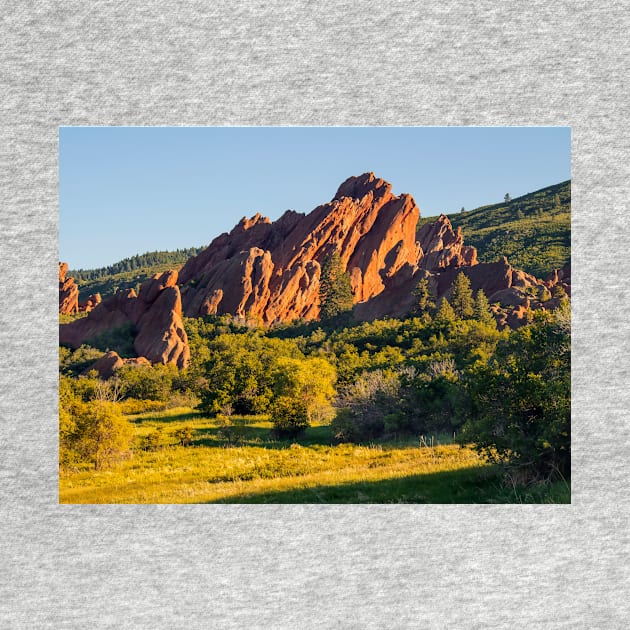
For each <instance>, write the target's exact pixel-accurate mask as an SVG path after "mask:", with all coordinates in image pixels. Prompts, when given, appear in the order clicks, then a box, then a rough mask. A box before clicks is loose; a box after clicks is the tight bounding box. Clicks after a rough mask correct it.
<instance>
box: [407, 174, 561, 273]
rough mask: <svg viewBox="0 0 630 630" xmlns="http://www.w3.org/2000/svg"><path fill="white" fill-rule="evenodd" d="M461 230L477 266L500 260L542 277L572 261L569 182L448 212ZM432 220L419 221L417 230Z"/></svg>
mask: <svg viewBox="0 0 630 630" xmlns="http://www.w3.org/2000/svg"><path fill="white" fill-rule="evenodd" d="M447 216H448V218H449V219H450V220H451V223H452V224H453V227H454V228H457V227H461V228H462V232H463V234H464V242H465V243H466V245H474V246H475V247H476V248H477V254H478V258H479V261H480V262H495V261H496V260H499V259H500V258H501V257H502V256H507V259H508V261H509V262H510V263H511V264H512V265H513V266H514V267H516V268H518V269H524V270H525V271H527V272H529V273H531V274H533V275H535V276H537V277H545V276H547V275H548V274H549V273H550V272H551V271H553V269H557V268H561V267H564V266H565V265H566V264H567V263H569V262H570V260H571V181H570V180H568V181H566V182H562V183H560V184H556V185H555V186H548V187H547V188H542V189H541V190H537V191H536V192H533V193H529V194H527V195H523V196H522V197H517V198H516V199H512V200H511V201H509V202H503V203H497V204H494V205H490V206H482V207H481V208H476V209H474V210H469V211H466V212H457V213H453V214H448V215H447ZM432 221H435V217H425V218H422V219H420V222H419V226H420V225H424V224H425V223H430V222H432Z"/></svg>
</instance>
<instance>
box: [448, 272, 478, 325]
mask: <svg viewBox="0 0 630 630" xmlns="http://www.w3.org/2000/svg"><path fill="white" fill-rule="evenodd" d="M451 303H452V306H453V310H454V311H455V314H456V315H457V317H459V318H460V319H466V318H467V317H472V315H473V306H474V301H473V293H472V289H471V288H470V280H469V279H468V277H467V276H466V274H464V273H462V272H461V271H460V272H459V273H458V274H457V276H456V277H455V280H454V282H453V288H452V289H451Z"/></svg>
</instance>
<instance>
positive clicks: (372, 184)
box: [180, 173, 563, 324]
mask: <svg viewBox="0 0 630 630" xmlns="http://www.w3.org/2000/svg"><path fill="white" fill-rule="evenodd" d="M391 188H392V187H391V185H390V184H389V183H387V182H386V181H384V180H382V179H378V178H376V177H375V176H374V174H373V173H365V174H364V175H361V176H359V177H350V178H349V179H348V180H346V181H345V182H344V183H343V184H342V185H341V186H340V187H339V189H338V190H337V193H336V194H335V196H334V197H333V199H332V200H331V201H330V202H329V203H326V204H323V205H321V206H318V207H317V208H315V209H314V210H313V211H312V212H311V213H309V214H308V215H303V214H299V213H296V212H293V211H288V212H286V213H285V214H284V215H283V216H282V217H280V219H278V220H277V221H275V222H271V221H270V220H269V219H267V218H264V217H262V216H261V215H260V214H256V215H255V216H253V217H252V218H251V219H246V218H243V219H242V220H241V221H240V223H239V224H238V225H237V226H236V227H235V228H234V229H233V230H232V231H231V232H230V233H229V234H222V235H221V236H219V237H217V238H216V239H215V240H214V241H213V242H212V243H211V244H210V246H209V247H208V248H207V249H205V250H204V251H203V252H201V254H199V255H198V256H196V257H194V258H191V259H190V260H189V261H188V262H187V263H186V265H184V267H183V269H182V271H181V273H180V282H181V284H182V300H183V304H184V312H185V313H186V314H187V315H188V316H191V317H196V316H201V315H207V314H215V313H218V314H223V313H230V314H233V315H237V316H240V317H243V318H245V317H248V316H249V317H255V318H258V319H260V320H261V321H263V322H264V323H265V324H271V323H274V322H278V321H290V320H293V319H296V318H300V317H301V318H304V319H316V318H317V317H318V315H319V297H318V292H319V276H320V270H321V264H322V263H323V261H324V260H325V259H326V257H327V256H329V255H330V254H331V253H332V252H333V251H335V250H337V251H338V252H339V253H340V256H341V261H342V264H343V265H345V267H346V270H347V271H348V273H349V274H350V278H351V284H352V290H353V295H354V302H355V307H354V315H355V317H357V318H358V319H360V320H369V319H374V318H378V317H383V316H394V317H397V316H401V315H404V314H405V313H407V312H409V310H410V309H411V308H412V307H413V300H414V298H413V290H414V288H415V286H417V284H418V282H419V281H420V279H421V278H427V279H429V281H430V284H431V286H432V287H433V289H434V291H435V293H436V295H437V297H441V296H443V295H448V294H449V291H450V288H451V285H452V283H453V280H454V278H455V276H456V275H457V273H459V272H460V271H463V272H464V273H465V274H466V275H467V276H468V277H469V279H470V281H471V286H472V289H473V290H474V291H477V290H478V289H483V290H484V292H485V293H486V295H487V297H488V299H489V300H490V302H493V301H494V302H500V303H501V304H502V305H503V307H505V308H508V307H509V308H510V309H511V310H510V312H511V313H512V312H516V311H517V310H518V312H519V313H520V310H522V309H524V310H525V311H527V309H529V308H537V307H540V304H539V303H537V302H531V303H530V296H533V295H534V294H535V293H536V291H537V290H539V289H540V288H541V287H542V286H543V283H542V281H540V280H538V279H537V278H535V277H534V276H531V275H529V274H527V273H525V272H523V271H519V270H516V269H514V268H513V267H512V266H511V265H510V264H509V263H508V261H507V259H505V258H503V259H502V260H500V261H498V262H496V263H478V261H477V251H476V249H475V248H474V247H470V246H466V245H464V239H463V235H462V233H461V229H459V228H458V229H457V230H456V231H455V230H453V227H452V225H451V222H450V221H449V219H448V217H446V216H445V215H441V216H440V217H439V218H438V219H437V220H436V221H435V222H433V223H429V224H426V225H424V226H423V227H422V228H421V229H420V230H419V231H418V232H417V233H416V225H417V222H418V218H419V216H420V211H419V209H418V206H417V205H416V203H415V201H414V200H413V198H412V197H411V196H410V195H407V194H402V195H399V196H396V195H394V194H392V191H391ZM558 277H560V278H561V277H563V276H562V275H561V276H556V277H554V278H550V279H549V280H548V283H549V286H552V284H553V283H559V282H560V281H561V280H559V279H558ZM521 320H523V318H522V317H517V316H511V319H510V321H511V322H517V321H521Z"/></svg>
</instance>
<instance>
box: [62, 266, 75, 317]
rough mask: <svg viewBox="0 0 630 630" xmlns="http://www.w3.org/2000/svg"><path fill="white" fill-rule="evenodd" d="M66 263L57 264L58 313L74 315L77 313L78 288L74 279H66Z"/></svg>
mask: <svg viewBox="0 0 630 630" xmlns="http://www.w3.org/2000/svg"><path fill="white" fill-rule="evenodd" d="M67 273H68V263H63V262H60V263H59V313H61V314H62V315H74V314H76V313H78V312H79V287H78V286H77V285H76V283H75V281H74V278H66V274H67Z"/></svg>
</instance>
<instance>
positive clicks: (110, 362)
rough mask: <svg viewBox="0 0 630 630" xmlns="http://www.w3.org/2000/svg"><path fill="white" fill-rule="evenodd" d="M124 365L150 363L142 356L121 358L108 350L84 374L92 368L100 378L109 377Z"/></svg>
mask: <svg viewBox="0 0 630 630" xmlns="http://www.w3.org/2000/svg"><path fill="white" fill-rule="evenodd" d="M124 365H133V366H136V367H139V366H142V365H147V366H149V365H151V363H150V361H148V360H147V359H145V358H144V357H136V358H131V359H123V358H122V357H120V356H119V354H118V353H117V352H114V351H113V350H110V351H109V352H106V353H105V354H104V355H103V356H102V357H101V358H100V359H98V361H95V362H94V363H93V364H92V365H90V367H89V368H87V369H86V370H85V374H88V373H89V372H91V371H92V370H96V372H97V373H98V375H99V376H100V377H101V378H109V377H110V376H112V375H113V374H114V372H115V371H116V370H118V369H120V368H121V367H123V366H124Z"/></svg>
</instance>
